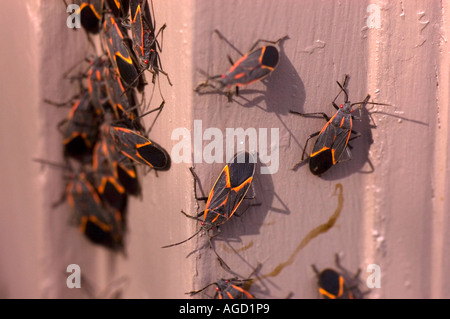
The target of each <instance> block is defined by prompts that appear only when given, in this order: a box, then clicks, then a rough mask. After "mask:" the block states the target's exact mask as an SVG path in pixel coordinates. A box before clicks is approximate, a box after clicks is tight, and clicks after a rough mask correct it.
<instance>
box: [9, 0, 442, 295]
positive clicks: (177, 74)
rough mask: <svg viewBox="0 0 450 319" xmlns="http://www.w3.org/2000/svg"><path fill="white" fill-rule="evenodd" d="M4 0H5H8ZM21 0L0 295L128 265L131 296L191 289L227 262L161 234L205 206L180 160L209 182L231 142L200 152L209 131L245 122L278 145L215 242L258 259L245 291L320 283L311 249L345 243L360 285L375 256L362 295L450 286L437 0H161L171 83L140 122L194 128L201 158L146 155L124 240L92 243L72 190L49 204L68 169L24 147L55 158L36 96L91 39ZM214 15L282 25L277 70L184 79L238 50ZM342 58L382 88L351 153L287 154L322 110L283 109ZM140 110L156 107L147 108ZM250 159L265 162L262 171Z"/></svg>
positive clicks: (244, 47)
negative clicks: (211, 82) (151, 166)
mask: <svg viewBox="0 0 450 319" xmlns="http://www.w3.org/2000/svg"><path fill="white" fill-rule="evenodd" d="M11 5H12V2H11V4H10V3H9V2H7V1H5V2H2V3H1V4H0V6H1V11H2V12H3V11H4V10H6V11H8V9H9V8H10V6H11ZM20 6H23V10H22V11H21V10H19V11H15V12H21V13H20V14H21V17H20V19H19V17H18V19H17V22H16V23H20V24H21V25H23V28H20V29H19V30H23V31H21V32H20V33H18V34H17V35H14V37H15V39H16V40H17V39H20V40H22V41H12V36H13V34H12V33H3V34H2V43H11V46H9V47H8V48H7V49H6V51H5V52H4V53H3V56H2V59H1V61H0V63H1V65H2V70H10V72H2V75H1V76H2V78H3V80H2V83H3V84H2V88H1V90H2V96H5V101H7V103H6V104H4V105H8V107H2V109H1V110H2V117H1V118H0V123H1V127H2V133H3V134H2V136H3V138H2V147H4V152H5V153H9V154H13V155H14V160H12V161H11V160H8V161H7V162H6V161H5V163H4V165H2V167H1V171H2V185H1V188H2V191H1V192H0V193H1V194H3V196H2V198H3V200H2V202H3V203H4V204H3V209H2V211H1V213H0V214H1V215H2V219H3V220H4V222H2V225H1V227H2V231H1V232H0V233H1V236H2V240H0V242H1V243H2V244H0V249H1V255H2V260H3V261H4V262H2V269H1V277H0V284H1V285H2V286H3V287H2V288H0V289H1V290H0V291H1V294H2V296H3V297H5V298H16V297H19V298H20V297H37V298H39V297H44V298H56V297H63V298H75V297H89V296H92V295H96V296H99V295H101V292H102V291H105V289H106V290H108V288H107V287H108V286H109V284H111V283H113V284H114V282H116V283H117V282H118V280H120V279H121V278H122V279H123V278H125V280H124V281H121V282H122V283H124V282H125V284H123V285H121V286H120V287H119V288H117V289H118V290H120V291H121V292H122V294H121V296H122V297H125V298H188V297H189V296H188V295H186V294H185V293H186V292H188V291H192V290H196V289H200V288H202V287H204V286H206V285H207V284H209V283H211V282H214V281H216V280H217V279H218V278H227V277H230V276H229V274H228V273H227V272H225V271H224V270H223V269H222V268H221V267H220V265H219V263H218V262H217V260H216V257H215V255H214V253H213V252H212V251H211V249H209V247H208V240H207V238H206V237H205V236H204V235H203V236H198V237H197V238H196V239H193V240H191V241H190V242H188V243H185V244H183V245H180V246H177V247H172V248H168V249H162V248H161V246H163V245H167V244H170V243H173V242H177V241H180V240H182V239H185V238H187V237H188V236H189V235H191V234H192V233H193V232H194V231H195V230H196V229H197V227H199V225H196V222H195V221H193V220H191V219H187V218H185V217H184V216H183V215H182V214H181V213H180V210H184V211H186V212H190V213H195V211H197V210H198V211H200V210H201V209H202V207H203V204H202V203H200V202H199V204H198V206H197V204H196V202H195V199H194V193H193V181H192V178H191V174H190V172H189V167H190V166H192V165H194V166H195V170H196V172H197V174H198V175H199V178H200V180H201V182H202V183H201V187H202V188H201V189H202V190H203V191H204V192H205V193H206V195H207V193H208V191H209V189H210V188H211V187H212V185H213V183H214V181H215V179H216V178H217V176H218V174H219V173H220V171H221V169H222V168H223V165H224V163H223V162H225V161H226V160H227V159H228V158H226V155H225V153H226V151H225V149H224V151H223V156H222V163H217V162H212V163H208V160H207V156H204V155H205V154H207V153H208V152H209V151H210V149H211V147H212V145H213V144H212V143H213V141H215V140H214V139H213V138H217V137H218V134H219V133H221V134H222V135H223V141H224V142H223V145H226V144H225V141H226V140H225V137H226V133H227V129H228V132H231V131H230V129H234V130H236V129H238V128H242V129H243V130H247V131H246V132H247V133H248V134H253V133H255V134H256V135H255V136H257V137H258V138H261V137H267V138H268V141H269V142H270V143H271V144H272V145H271V146H272V147H273V148H272V153H270V152H269V154H272V155H273V157H272V161H271V162H269V163H267V164H262V165H261V163H260V164H259V167H258V168H259V169H258V168H257V171H256V174H255V180H254V186H255V187H254V190H255V195H256V198H255V199H253V200H252V201H250V203H260V204H261V205H259V206H251V207H249V208H248V210H247V211H246V212H245V213H244V214H243V215H242V216H241V217H237V216H233V218H232V219H230V221H228V222H227V223H226V224H224V225H223V226H221V227H220V235H218V236H217V237H215V238H214V240H213V242H214V245H215V249H216V250H217V252H218V253H219V254H220V256H221V257H222V258H223V259H224V260H225V261H226V262H227V264H228V265H229V266H230V267H231V269H233V270H234V271H235V272H236V273H237V274H239V275H240V277H241V278H246V277H247V276H248V275H249V274H250V273H251V272H252V271H253V270H254V268H255V267H257V268H258V271H257V273H256V275H257V277H255V278H257V279H255V280H254V281H253V282H252V285H251V288H250V291H251V293H252V294H253V295H255V296H256V297H257V298H258V297H259V298H284V297H286V296H287V295H288V294H290V293H292V295H291V296H292V298H316V297H318V292H317V291H316V286H315V284H316V278H315V273H314V271H313V270H312V268H311V264H315V265H316V266H317V267H318V268H319V269H323V268H326V267H333V266H334V264H333V263H334V254H335V253H339V255H340V257H341V263H342V265H344V266H345V267H346V268H347V269H349V271H350V272H354V271H356V270H357V269H358V268H361V270H362V272H361V279H362V285H363V288H364V287H366V280H367V279H369V281H370V282H373V281H372V280H373V278H372V277H371V276H370V275H371V274H372V273H371V272H367V269H368V267H370V266H369V265H373V264H375V265H378V266H379V270H380V272H381V280H380V283H381V288H371V289H370V288H367V290H370V294H368V295H367V297H368V298H448V297H450V291H449V290H448V289H449V288H448V287H450V285H449V283H450V277H449V276H448V275H447V271H446V270H447V269H448V266H449V263H450V259H449V257H448V254H447V246H448V239H447V237H446V236H445V234H446V233H447V231H448V229H449V227H450V226H449V225H450V223H449V218H448V213H449V211H450V210H449V201H448V199H447V193H448V190H449V187H450V179H449V167H448V164H447V163H448V157H449V148H448V138H449V112H448V105H449V102H450V95H449V89H450V86H449V83H450V82H449V76H450V73H449V69H450V68H449V62H450V60H449V59H450V57H449V44H448V36H449V31H450V30H449V26H450V24H449V17H448V12H449V11H450V7H449V5H448V3H447V2H445V1H443V2H441V1H417V2H409V1H404V2H369V1H293V0H280V1H267V0H252V1H244V0H235V1H204V0H189V1H184V0H183V1H175V0H171V1H164V2H162V1H154V9H155V15H156V24H157V25H162V24H163V23H167V28H166V30H164V40H163V51H162V54H161V59H162V64H163V67H164V70H165V71H167V72H168V74H169V75H170V78H171V81H172V82H173V86H169V85H168V83H167V81H166V79H165V78H164V76H161V77H160V79H159V84H160V86H161V92H162V94H163V96H164V98H165V100H166V106H165V108H164V110H163V112H162V113H161V116H160V118H159V119H158V121H157V122H156V124H155V126H154V127H153V129H152V132H151V134H150V136H151V137H152V138H154V139H155V140H157V141H158V143H159V144H161V145H167V149H168V150H169V151H171V150H173V149H174V147H176V146H177V145H179V142H180V136H178V135H177V134H174V132H175V133H177V132H181V131H183V132H188V133H189V134H190V139H191V141H192V144H191V146H192V148H191V151H192V154H188V155H187V158H195V159H196V160H197V163H194V164H192V163H184V162H181V163H176V162H175V161H173V159H174V157H173V156H172V167H171V169H170V170H169V171H168V172H161V173H158V174H157V175H156V174H155V173H154V172H150V173H148V174H145V173H144V172H143V171H141V172H140V174H141V175H140V178H141V182H142V188H143V197H142V200H138V199H133V200H132V201H131V202H130V206H129V234H128V236H127V255H126V256H116V255H113V254H112V253H110V252H106V251H105V250H104V249H102V248H100V247H94V246H92V245H91V244H90V243H89V242H88V241H86V240H85V239H84V238H82V237H81V236H80V234H79V233H78V232H77V230H76V229H75V228H73V227H72V226H69V225H68V224H67V221H68V218H69V210H68V208H67V207H65V206H64V205H61V206H58V208H56V209H52V208H51V205H52V203H53V202H54V201H56V200H57V199H58V198H59V196H60V192H61V191H62V189H63V186H64V180H63V179H62V173H61V172H59V171H56V170H52V169H50V168H48V167H40V166H39V165H37V164H36V163H33V162H32V158H33V157H45V158H48V159H52V160H60V159H61V150H60V146H59V144H58V143H59V140H60V136H59V135H58V131H57V129H56V125H57V122H58V121H60V120H61V119H62V118H63V117H64V115H65V114H66V113H65V111H66V110H61V109H55V108H54V107H53V106H49V105H46V104H44V103H43V102H42V100H43V98H52V99H55V100H58V99H60V100H64V99H66V98H68V97H70V96H71V94H72V93H73V92H74V86H71V85H70V84H69V83H66V82H64V81H63V80H62V74H63V73H64V71H65V70H67V69H68V68H69V67H70V66H71V65H72V63H76V62H77V61H78V60H81V59H82V58H84V56H83V55H84V54H85V52H86V51H87V50H89V44H88V42H87V40H86V37H85V35H84V34H83V33H82V31H81V30H79V31H77V32H75V31H72V30H68V29H67V28H66V26H65V20H66V17H67V14H66V13H65V7H64V5H62V4H61V1H26V2H24V3H23V4H20ZM8 12H9V11H8ZM0 23H6V24H8V23H11V24H13V21H9V20H2V21H0ZM214 29H218V30H220V32H221V33H222V34H223V35H224V36H225V37H226V38H227V39H228V40H229V42H230V43H231V44H233V45H234V46H235V47H236V48H238V49H239V50H240V51H242V52H243V53H245V52H247V51H248V49H250V47H251V46H252V44H253V43H254V42H255V41H256V40H257V39H259V38H262V39H267V40H277V39H279V38H280V37H282V36H284V35H286V34H287V35H288V36H289V39H287V40H285V41H282V42H281V43H280V44H279V48H280V63H279V65H278V67H277V69H276V70H275V71H274V72H273V74H272V75H271V76H270V77H268V78H267V79H265V80H264V81H262V82H257V83H253V84H251V85H250V86H248V87H247V88H241V90H240V96H238V97H235V98H234V102H232V103H228V102H227V98H226V97H225V96H224V95H218V94H203V95H198V94H196V93H195V92H194V91H193V88H194V87H195V86H196V85H197V83H198V82H200V81H202V80H204V79H205V73H207V74H209V75H214V74H220V73H223V72H225V71H226V70H228V69H229V67H230V64H229V61H228V58H227V56H228V55H229V56H230V58H231V59H232V60H234V61H237V60H238V59H239V57H240V56H239V54H238V53H237V52H236V51H235V50H234V49H233V48H232V47H231V46H230V45H228V44H227V43H226V42H224V41H223V40H221V39H220V38H219V37H218V36H217V35H216V34H215V33H214ZM25 44H27V49H25ZM29 46H31V47H29ZM14 65H16V66H17V68H18V69H14V68H12V66H14ZM25 74H26V75H27V76H26V77H25ZM344 74H349V76H350V78H349V82H348V92H349V98H350V100H351V101H355V102H356V101H361V100H363V99H364V98H365V96H366V95H367V94H370V95H371V96H372V100H373V101H374V102H380V103H388V104H391V105H392V106H376V107H368V111H365V110H363V112H362V121H360V122H359V121H354V129H355V130H356V131H358V132H360V133H361V134H362V137H360V138H358V139H356V140H354V141H352V142H351V145H352V147H353V148H352V155H353V159H352V160H351V161H347V162H343V163H339V164H337V165H336V166H335V167H333V168H332V169H330V171H328V172H327V173H326V174H324V175H323V176H322V177H317V176H314V175H312V174H311V173H310V172H309V170H308V167H307V165H305V166H302V167H299V168H298V169H297V170H295V171H292V170H291V169H290V168H291V167H292V166H293V165H294V164H295V163H297V162H298V160H299V159H300V157H301V154H302V152H303V147H304V143H305V140H306V138H307V136H308V135H309V134H311V133H313V132H316V131H318V130H320V129H321V128H322V127H323V125H324V124H325V121H324V120H323V119H311V118H302V117H299V116H295V115H293V114H290V113H289V110H296V111H298V112H325V113H327V114H329V115H332V114H333V113H334V112H335V109H334V108H333V107H332V105H331V101H332V100H333V98H334V97H335V96H336V94H337V93H338V92H339V88H338V86H337V84H336V81H342V80H343V77H344ZM19 75H20V77H19ZM149 78H150V77H149ZM24 79H25V80H24ZM24 81H25V82H24ZM26 81H28V82H26ZM24 83H28V84H27V85H26V86H27V87H29V88H30V89H29V90H26V91H24ZM146 96H147V98H150V97H151V96H153V98H152V101H151V103H152V105H153V104H154V105H155V106H157V105H159V99H160V97H159V92H158V89H157V88H156V89H155V91H154V92H153V95H152V90H151V86H149V87H148V88H147V90H146ZM339 102H342V97H341V99H340V100H338V103H339ZM357 113H358V112H357ZM12 119H13V120H12ZM145 121H146V123H147V124H148V125H149V124H150V123H151V121H152V118H150V117H149V118H148V119H146V120H145ZM182 128H186V130H181V131H180V129H182ZM10 132H16V133H14V135H12V134H11V133H10ZM213 133H214V134H213ZM208 134H212V135H213V136H212V137H211V135H210V136H209V137H208ZM271 134H273V135H272V137H273V138H271ZM23 141H26V142H23ZM197 141H200V143H197ZM261 142H262V140H260V141H259V142H258V143H257V144H256V145H257V147H256V148H257V150H259V151H260V152H261V151H262V150H263V149H262V148H261V149H259V146H261V145H262V143H261ZM236 143H237V142H236ZM18 145H20V148H19V147H18ZM217 145H219V144H217ZM200 147H201V149H202V152H199V149H200ZM277 152H278V156H275V155H276V154H277ZM277 160H278V161H277ZM277 163H278V165H277ZM369 163H371V164H372V166H371V165H370V164H369ZM10 165H11V166H10ZM11 167H13V169H12V168H11ZM261 168H266V169H267V168H270V169H272V173H273V174H262V173H261V170H260V169H261ZM199 191H200V189H199ZM23 198H26V200H24V199H23ZM69 264H78V265H80V267H81V272H82V274H83V278H84V281H83V282H84V283H85V284H86V285H85V286H84V288H86V287H87V286H91V287H92V288H91V289H81V290H77V289H68V288H67V287H66V278H67V276H68V273H67V272H66V267H67V265H69ZM372 269H373V268H372ZM23 274H26V276H27V277H26V278H23V277H20V276H23ZM109 289H112V288H109ZM86 290H89V291H90V292H88V291H86ZM363 290H364V289H363ZM101 296H102V295H101ZM197 297H204V295H201V294H198V295H197Z"/></svg>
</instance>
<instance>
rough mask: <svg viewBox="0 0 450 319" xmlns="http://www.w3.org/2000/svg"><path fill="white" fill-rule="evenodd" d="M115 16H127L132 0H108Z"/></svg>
mask: <svg viewBox="0 0 450 319" xmlns="http://www.w3.org/2000/svg"><path fill="white" fill-rule="evenodd" d="M106 3H107V4H108V8H109V9H110V10H111V11H112V13H113V14H114V16H115V17H117V18H125V17H126V16H127V15H128V12H129V10H130V0H106Z"/></svg>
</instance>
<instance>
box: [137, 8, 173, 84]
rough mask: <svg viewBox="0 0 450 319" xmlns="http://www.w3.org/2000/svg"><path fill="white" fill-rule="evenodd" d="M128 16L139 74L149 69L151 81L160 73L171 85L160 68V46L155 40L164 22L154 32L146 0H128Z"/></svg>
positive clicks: (163, 27)
mask: <svg viewBox="0 0 450 319" xmlns="http://www.w3.org/2000/svg"><path fill="white" fill-rule="evenodd" d="M130 17H131V34H132V40H133V50H134V52H135V54H136V56H137V57H138V59H139V62H140V72H139V75H141V74H142V73H143V72H144V71H145V70H149V71H150V72H151V73H153V80H152V82H153V83H155V77H156V76H157V75H158V73H162V74H164V75H165V76H166V77H167V81H168V82H169V84H170V85H172V83H171V82H170V78H169V76H168V74H167V73H166V72H164V71H163V70H162V68H161V60H160V57H159V52H161V46H160V45H159V42H158V40H157V37H158V35H159V34H160V33H161V32H162V31H163V30H164V29H165V28H166V24H164V25H163V26H162V27H161V28H160V29H159V30H158V32H157V33H156V34H155V25H154V23H153V19H152V16H151V13H150V8H149V4H148V1H147V0H130ZM132 84H133V83H132Z"/></svg>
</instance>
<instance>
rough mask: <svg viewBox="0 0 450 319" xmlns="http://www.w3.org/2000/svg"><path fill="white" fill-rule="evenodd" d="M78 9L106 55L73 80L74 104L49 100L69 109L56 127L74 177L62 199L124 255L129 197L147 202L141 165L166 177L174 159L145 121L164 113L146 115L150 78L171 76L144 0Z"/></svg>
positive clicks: (96, 0)
mask: <svg viewBox="0 0 450 319" xmlns="http://www.w3.org/2000/svg"><path fill="white" fill-rule="evenodd" d="M75 3H76V4H78V8H79V9H78V11H77V12H76V13H77V14H78V15H79V16H80V20H81V25H82V27H83V28H84V30H85V31H86V34H87V35H88V37H89V39H90V43H92V44H93V43H94V41H93V40H92V39H93V38H94V37H96V38H97V39H98V40H99V41H100V44H101V48H102V49H101V53H99V54H96V55H95V56H94V57H89V58H85V60H86V62H87V63H88V66H87V70H86V71H83V72H80V74H77V75H75V76H71V77H69V78H70V79H71V80H74V79H75V80H76V81H77V82H78V83H79V93H78V94H76V96H75V97H73V98H72V99H71V101H70V102H68V103H54V102H51V101H48V100H47V102H48V103H51V104H56V105H57V106H64V105H71V109H70V111H69V114H68V116H67V118H66V119H65V120H63V121H62V122H61V123H60V124H59V125H58V129H59V130H60V132H61V133H62V135H63V152H64V158H65V160H66V162H67V164H65V165H61V166H63V167H64V168H66V169H67V170H68V171H70V174H68V175H69V177H68V182H67V186H66V189H65V192H64V194H63V199H62V200H65V201H66V202H67V204H68V205H69V207H70V208H71V210H72V213H73V222H74V223H75V225H76V226H77V227H78V228H79V229H80V231H81V232H82V233H83V234H84V235H85V236H86V237H87V238H88V239H89V240H90V241H91V242H93V243H95V244H98V245H102V246H104V247H107V248H109V249H111V250H113V251H124V238H125V234H126V224H127V223H126V215H127V214H126V212H127V203H128V197H129V196H135V197H140V196H142V195H141V193H142V192H141V185H140V182H139V179H138V171H137V166H138V165H141V166H144V167H146V168H150V169H154V170H162V171H164V170H168V169H169V168H170V165H171V160H170V156H169V154H168V153H167V151H166V150H165V149H164V148H163V147H161V146H160V145H158V144H157V143H155V142H154V141H152V140H150V139H149V137H148V134H149V132H150V129H151V127H150V129H148V130H147V129H145V127H144V123H143V121H142V118H143V117H144V116H145V115H148V114H150V113H153V112H157V116H158V115H159V113H160V112H161V111H162V109H163V106H164V99H163V102H162V103H161V105H160V106H159V107H157V108H154V109H152V110H150V111H147V110H146V109H148V108H149V107H148V106H146V105H145V99H144V93H143V91H144V88H145V86H146V85H148V83H147V81H146V78H145V74H144V71H149V72H150V73H151V74H152V83H153V84H155V79H156V77H157V76H158V75H159V74H160V73H164V74H166V73H165V72H164V71H163V70H162V68H161V62H160V57H159V53H160V49H159V43H158V41H157V32H156V31H155V26H154V24H153V19H152V16H151V8H150V4H149V3H148V2H147V1H146V0H124V1H118V0H114V1H104V0H90V1H75ZM163 28H164V27H163ZM163 28H162V29H163ZM162 29H160V30H162ZM158 32H159V31H158ZM93 46H94V44H93ZM94 48H95V46H94ZM167 78H168V77H167ZM139 97H140V98H139ZM157 116H156V118H157ZM156 118H155V120H156ZM41 162H42V161H41ZM43 162H45V161H43Z"/></svg>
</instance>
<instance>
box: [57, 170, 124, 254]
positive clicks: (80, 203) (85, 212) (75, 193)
mask: <svg viewBox="0 0 450 319" xmlns="http://www.w3.org/2000/svg"><path fill="white" fill-rule="evenodd" d="M89 179H90V178H89V177H88V175H87V174H86V173H84V172H80V173H78V174H76V175H75V177H74V178H72V179H71V180H70V181H69V182H68V184H67V187H66V193H65V195H66V199H67V203H68V205H69V207H70V208H71V210H72V212H73V220H74V222H75V224H76V225H77V226H78V229H79V230H80V232H81V233H83V234H84V235H85V236H86V237H87V238H88V239H89V240H90V241H91V242H93V243H95V244H99V245H102V246H105V247H107V248H110V249H113V250H121V249H122V248H123V229H122V222H123V220H124V218H123V216H122V212H120V211H118V210H114V209H111V208H110V207H108V206H105V205H103V203H102V200H101V198H100V196H99V195H98V193H97V191H96V190H95V188H94V186H93V185H92V183H91V181H89Z"/></svg>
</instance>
